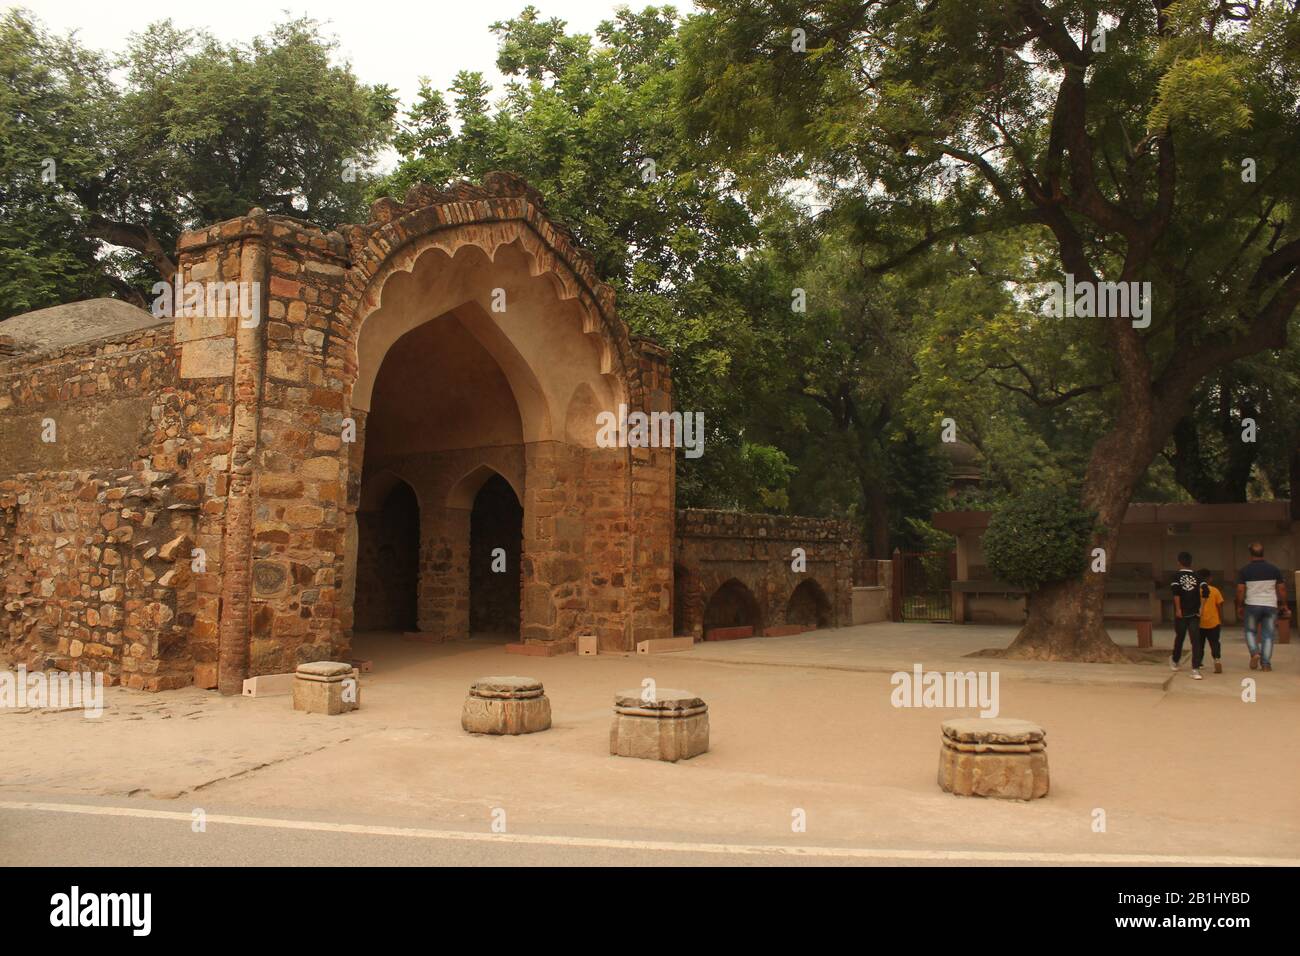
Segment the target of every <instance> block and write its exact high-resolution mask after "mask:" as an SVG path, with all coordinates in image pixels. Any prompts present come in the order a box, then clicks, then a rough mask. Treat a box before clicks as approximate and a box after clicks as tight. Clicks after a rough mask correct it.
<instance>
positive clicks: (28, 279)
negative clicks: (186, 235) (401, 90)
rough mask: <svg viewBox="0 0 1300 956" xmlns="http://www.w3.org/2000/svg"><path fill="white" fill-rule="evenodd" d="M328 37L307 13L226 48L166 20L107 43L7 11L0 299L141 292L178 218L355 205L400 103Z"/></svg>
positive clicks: (334, 211)
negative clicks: (101, 49)
mask: <svg viewBox="0 0 1300 956" xmlns="http://www.w3.org/2000/svg"><path fill="white" fill-rule="evenodd" d="M334 52H335V43H334V41H333V40H331V39H330V38H328V37H326V36H324V35H323V34H322V33H321V31H320V27H319V25H318V24H317V23H316V22H315V21H312V20H310V19H305V18H304V19H298V20H291V21H287V22H285V23H281V24H280V25H278V26H276V27H275V28H274V29H272V30H271V31H270V33H268V34H267V35H265V36H260V37H255V38H253V39H252V41H251V42H249V43H248V44H233V45H223V44H221V43H219V42H218V41H216V40H215V39H213V38H212V37H210V36H208V35H206V34H204V33H201V32H194V31H187V30H181V29H178V28H176V27H175V26H173V25H172V23H171V22H170V21H161V22H159V23H155V24H153V25H151V26H150V27H148V28H147V29H146V30H145V31H143V32H142V33H140V34H138V35H135V36H133V37H132V38H131V39H130V41H129V44H128V48H127V50H126V51H125V53H123V54H122V55H121V56H118V57H110V56H107V55H105V54H101V53H98V52H95V51H92V50H88V49H86V48H85V47H83V46H81V45H80V43H79V42H78V41H77V40H76V39H75V37H73V36H71V35H70V36H68V37H56V36H53V35H51V34H49V33H48V32H46V31H45V30H44V29H42V28H41V27H40V26H39V25H38V24H37V23H36V22H35V21H34V20H32V19H31V18H30V16H28V15H27V14H25V13H23V12H21V11H10V12H8V13H6V14H5V15H4V17H3V19H0V73H3V74H4V75H5V78H6V83H5V85H4V87H3V89H2V90H0V101H2V102H3V107H4V108H3V110H0V212H2V213H3V215H2V216H0V265H3V267H4V268H3V271H2V272H0V310H3V314H4V315H11V314H15V313H18V312H24V311H27V310H29V309H33V308H39V307H41V306H45V305H53V304H56V303H58V302H66V301H72V300H75V299H81V298H86V297H88V296H92V295H102V294H105V293H106V292H109V291H112V292H115V293H116V294H118V295H120V296H122V297H123V298H128V299H135V300H136V301H143V293H144V291H145V290H147V289H148V288H149V286H150V285H151V284H152V283H153V282H154V281H156V279H157V278H158V276H159V274H160V272H165V271H166V270H168V269H169V268H170V264H169V263H170V260H169V257H170V255H171V252H172V250H173V249H174V248H175V242H176V239H177V237H178V236H179V235H180V233H181V232H182V231H183V230H185V229H188V228H193V227H195V226H199V225H203V224H206V223H211V222H215V221H218V220H221V219H227V218H230V217H232V216H240V215H244V214H245V213H247V212H248V210H249V209H250V208H252V207H254V206H260V207H262V208H264V209H266V210H267V211H268V212H271V213H279V214H283V215H293V216H298V217H303V218H307V219H310V220H312V221H313V222H316V223H318V224H320V225H323V226H326V227H329V226H333V225H336V224H338V223H340V222H344V221H349V220H355V219H358V218H360V217H361V215H362V213H363V211H364V204H365V192H366V189H367V186H368V177H367V174H366V169H367V167H368V166H370V165H371V164H372V163H373V161H374V159H375V157H376V155H377V154H378V151H379V150H380V149H381V148H383V147H384V146H385V145H386V144H387V142H388V139H389V136H390V132H391V121H392V116H393V114H394V112H395V109H396V104H395V100H394V97H393V94H392V91H391V90H389V89H387V88H386V87H382V86H374V87H371V86H365V85H364V84H361V83H359V82H358V81H357V79H356V77H355V76H354V75H353V74H352V72H351V69H350V68H349V67H347V66H345V65H336V64H335V63H334V62H333V59H334ZM46 160H51V161H52V162H53V166H52V168H53V170H54V178H53V181H50V182H47V181H45V180H44V179H42V178H41V173H42V171H43V170H44V169H45V168H47V167H48V164H47V163H46V162H45V161H46Z"/></svg>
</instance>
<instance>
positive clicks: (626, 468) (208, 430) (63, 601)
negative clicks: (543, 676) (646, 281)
mask: <svg viewBox="0 0 1300 956" xmlns="http://www.w3.org/2000/svg"><path fill="white" fill-rule="evenodd" d="M178 266H179V271H178V275H177V277H176V279H175V280H174V282H173V283H171V284H170V286H169V287H168V288H166V289H162V290H158V291H159V292H160V295H159V302H160V303H161V306H162V307H161V308H159V307H158V305H159V304H158V303H155V309H154V310H153V311H152V312H146V311H144V310H142V309H138V308H136V307H134V306H131V305H128V304H125V303H122V302H118V301H115V300H105V299H99V300H91V301H88V302H80V303H74V304H71V305H67V306H59V307H56V308H53V309H46V310H42V311H40V312H33V313H28V314H27V315H23V316H17V317H15V318H13V319H9V320H6V321H5V322H3V323H0V583H2V585H3V610H2V611H0V650H3V652H4V655H5V657H7V658H9V659H11V660H13V661H14V662H21V663H25V664H26V665H27V666H28V667H45V668H58V669H63V670H79V669H93V670H99V671H103V672H104V673H105V676H106V678H107V679H108V680H109V682H110V683H122V684H125V685H127V686H129V687H133V688H142V689H148V690H160V689H166V688H172V687H180V686H185V685H189V684H195V685H197V686H200V687H207V688H211V687H217V688H220V690H221V691H222V692H223V693H238V692H239V690H240V688H241V685H242V682H243V680H244V679H245V678H246V677H249V676H254V675H261V674H271V673H287V672H292V671H294V670H295V668H296V667H297V666H298V665H299V664H302V663H305V662H311V661H321V660H326V661H328V660H347V659H348V654H349V652H350V645H351V640H352V635H353V632H354V630H386V631H397V632H420V633H423V634H428V635H431V636H432V637H433V638H435V639H439V640H441V639H448V638H458V637H464V636H467V635H469V634H470V633H471V632H491V633H500V634H508V635H510V638H511V639H512V640H513V641H515V642H516V644H517V645H519V646H521V647H522V648H523V649H526V650H528V651H529V652H533V653H558V652H563V651H569V650H573V648H574V645H575V644H576V641H577V638H578V637H579V636H588V635H590V636H595V637H596V638H597V641H598V645H599V647H600V649H601V650H603V651H623V652H630V651H633V650H634V649H635V646H636V644H637V643H638V642H640V641H644V640H649V639H656V638H667V637H670V636H672V635H673V633H674V574H675V568H674V564H675V561H676V563H677V568H676V573H678V574H680V575H682V576H683V577H682V585H683V586H681V587H679V588H678V589H677V590H678V592H679V595H680V596H681V599H682V600H683V601H684V602H685V606H684V607H682V608H678V609H677V626H678V627H679V628H684V631H683V632H684V633H689V634H694V635H695V636H696V637H697V638H700V637H707V636H708V628H709V625H710V620H709V617H708V615H707V614H706V608H707V607H709V606H711V605H710V598H711V595H712V594H713V591H715V590H721V589H722V588H723V587H726V588H727V589H728V591H727V594H726V595H724V598H725V600H723V602H722V603H723V605H725V607H724V608H723V611H719V612H718V613H723V612H724V611H725V614H726V615H730V616H731V617H734V618H735V622H742V619H743V620H744V621H751V622H752V625H754V627H753V632H754V633H755V634H758V633H762V632H764V631H765V630H766V631H770V632H772V633H778V632H779V633H787V632H788V630H789V629H790V627H791V625H792V624H793V625H796V627H795V629H798V627H799V626H808V627H811V626H835V625H839V624H847V623H849V620H848V615H849V607H850V593H849V592H850V590H851V588H852V582H851V570H850V569H851V567H852V554H851V550H852V549H851V545H850V542H851V539H852V535H851V532H850V529H849V528H848V526H847V525H844V524H842V523H840V522H827V521H820V522H814V523H812V524H809V523H808V519H782V518H773V517H766V518H763V519H762V521H761V522H759V525H761V527H762V537H763V539H764V540H763V541H762V542H754V540H753V539H754V538H755V535H756V533H757V532H756V531H755V527H756V525H755V523H754V521H748V522H746V521H741V522H739V523H738V524H736V525H735V528H736V532H737V533H734V534H731V535H730V536H729V535H728V534H727V532H726V527H727V524H726V521H725V520H724V519H723V518H721V517H718V518H716V519H713V520H708V521H705V520H704V519H703V518H692V519H691V520H690V521H688V522H687V528H686V529H685V533H684V531H683V529H678V528H677V526H676V525H677V520H678V518H677V514H676V512H675V511H674V507H673V495H674V478H673V475H674V453H675V449H673V448H671V447H602V443H601V442H599V441H598V440H597V435H598V430H599V420H600V416H601V413H602V412H606V413H608V412H612V411H616V410H618V409H619V408H620V407H621V406H626V408H627V409H630V410H633V411H639V412H643V413H646V414H653V413H655V412H670V411H672V388H671V380H670V374H669V367H668V357H667V355H666V353H665V352H664V350H662V349H661V348H659V347H658V346H656V345H654V344H652V343H650V342H647V341H644V340H641V339H638V338H636V337H634V336H632V335H630V334H629V331H628V329H627V326H626V325H625V324H624V323H623V322H622V321H621V320H620V319H619V317H618V314H617V312H616V310H615V304H614V295H613V292H612V290H611V289H610V288H609V287H608V286H606V285H604V284H602V283H601V282H600V281H599V279H598V278H597V276H596V275H595V273H594V271H593V268H592V264H591V260H590V258H589V257H588V256H587V255H585V254H584V253H583V252H582V250H580V249H579V248H578V247H577V245H576V243H575V241H574V238H573V236H572V234H571V233H570V232H569V231H568V230H566V229H565V228H563V227H562V226H560V225H558V224H556V223H554V222H552V221H551V220H549V219H548V218H547V216H546V214H545V211H544V208H543V204H542V201H541V199H540V197H539V196H538V195H537V194H536V192H535V191H533V190H532V189H530V188H529V187H528V186H527V185H526V184H525V183H524V182H523V181H521V180H520V179H518V178H517V177H514V176H511V175H507V174H501V173H494V174H489V175H488V176H487V177H485V181H484V183H483V184H482V185H481V186H479V185H471V184H467V183H463V184H458V185H456V186H454V187H452V188H451V189H450V190H448V191H443V192H439V191H435V190H433V189H432V188H430V187H425V186H417V187H415V188H413V189H412V190H411V192H410V193H409V194H408V195H407V197H406V200H405V202H401V203H399V202H396V201H393V200H380V201H378V202H376V203H375V204H374V206H373V207H372V221H371V222H369V223H367V224H365V225H356V226H346V227H343V228H342V229H340V230H338V231H332V232H325V231H322V230H320V229H317V228H315V227H312V226H310V225H308V224H305V223H302V222H299V221H296V220H292V219H288V218H283V217H278V216H268V215H265V214H264V213H263V212H262V211H261V210H256V209H255V210H252V211H251V212H250V213H249V215H247V216H245V217H243V218H240V219H235V220H230V221H227V222H223V223H219V224H217V225H214V226H211V227H209V228H207V229H203V230H198V231H194V232H190V233H186V234H185V235H183V236H182V237H181V239H180V240H179V243H178ZM213 289H216V290H217V292H216V294H213V293H212V290H213ZM740 517H741V518H742V519H743V518H747V517H749V516H740ZM801 522H802V524H801ZM696 525H699V526H700V530H699V533H698V534H697V535H695V536H692V534H691V533H690V529H691V528H694V527H695V526H696ZM742 529H743V530H744V533H743V534H742V533H739V532H740V531H741V530H742ZM805 529H807V530H808V531H809V533H807V534H805V533H804V530H805ZM769 536H770V537H769ZM722 538H730V543H729V544H727V545H726V546H725V547H723V545H716V546H713V545H708V544H707V542H711V541H717V540H719V539H722ZM771 541H779V542H780V547H775V548H774V547H772V546H771V544H770V542H771ZM760 544H761V546H760ZM788 545H791V546H793V545H798V546H801V547H803V548H804V549H805V551H806V554H807V565H808V573H807V574H805V575H797V574H792V573H790V568H789V567H788V564H789V559H788V552H789V547H788ZM711 548H712V550H713V551H714V552H717V555H716V557H717V560H713V555H711V554H710V549H711ZM724 551H725V554H724V553H722V552H724ZM724 572H725V573H724ZM723 577H725V578H726V580H725V581H724V580H722V579H723ZM715 579H716V580H715ZM803 579H806V580H807V581H809V582H812V583H811V584H808V586H806V587H803V590H801V591H799V594H798V595H796V594H795V593H794V592H795V591H796V589H798V588H799V587H800V586H802V584H803ZM704 585H707V588H708V589H710V590H709V591H708V593H705V592H704V591H702V590H701V587H702V586H704ZM741 592H745V593H744V594H742V593H741ZM746 595H747V596H746ZM727 601H730V604H728V603H727ZM717 604H718V602H717V601H714V602H713V605H717ZM792 608H793V610H791V609H792ZM710 613H712V612H710ZM787 614H788V615H790V617H791V621H790V623H789V624H788V623H787ZM795 618H797V620H795ZM719 620H721V618H719ZM728 622H729V623H731V618H730V617H729V618H728ZM782 628H785V629H786V630H780V629H782Z"/></svg>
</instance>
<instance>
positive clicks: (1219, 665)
mask: <svg viewBox="0 0 1300 956" xmlns="http://www.w3.org/2000/svg"><path fill="white" fill-rule="evenodd" d="M1214 673H1216V674H1222V673H1223V661H1215V662H1214Z"/></svg>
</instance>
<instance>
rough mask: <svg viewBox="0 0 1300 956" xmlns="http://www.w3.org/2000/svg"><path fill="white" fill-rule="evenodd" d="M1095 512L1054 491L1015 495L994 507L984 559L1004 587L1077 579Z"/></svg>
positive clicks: (984, 541)
mask: <svg viewBox="0 0 1300 956" xmlns="http://www.w3.org/2000/svg"><path fill="white" fill-rule="evenodd" d="M1095 522H1096V514H1095V513H1093V512H1088V511H1084V510H1083V509H1081V508H1080V507H1079V504H1078V499H1077V497H1076V496H1075V495H1073V494H1070V493H1069V492H1066V491H1063V490H1061V489H1056V488H1039V489H1035V490H1033V491H1029V492H1026V493H1024V494H1022V495H1019V496H1016V497H1015V498H1012V499H1010V500H1009V501H1007V502H1006V504H1004V505H1003V506H1002V507H1001V508H999V509H998V510H997V511H996V512H995V513H994V514H993V517H992V518H991V519H990V520H989V526H988V530H986V531H985V532H984V540H983V547H984V559H985V561H986V562H987V563H988V566H989V569H990V570H991V571H992V572H993V573H994V574H995V575H997V576H998V578H1000V579H1001V580H1003V581H1006V582H1008V583H1009V584H1014V585H1017V586H1018V587H1025V588H1030V589H1036V588H1038V587H1041V586H1042V585H1044V584H1051V583H1052V582H1055V581H1064V580H1066V579H1068V578H1074V577H1078V576H1079V575H1080V574H1082V573H1083V571H1084V569H1085V568H1086V567H1087V566H1088V544H1089V540H1090V537H1091V535H1092V533H1093V530H1094V524H1095Z"/></svg>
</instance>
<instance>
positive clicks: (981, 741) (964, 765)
mask: <svg viewBox="0 0 1300 956" xmlns="http://www.w3.org/2000/svg"><path fill="white" fill-rule="evenodd" d="M1045 736H1046V734H1045V732H1044V731H1043V728H1041V727H1039V726H1038V725H1037V724H1033V723H1030V722H1029V721H1027V720H1011V719H1005V718H999V717H994V718H979V717H964V718H959V719H956V720H946V721H944V723H943V747H942V749H941V750H940V751H939V786H940V787H941V788H942V789H944V790H945V791H947V792H948V793H954V794H957V795H958V796H963V797H1000V798H1004V799H1011V800H1034V799H1036V798H1038V797H1045V796H1047V790H1048V773H1047V744H1046V742H1045V741H1044V737H1045Z"/></svg>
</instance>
